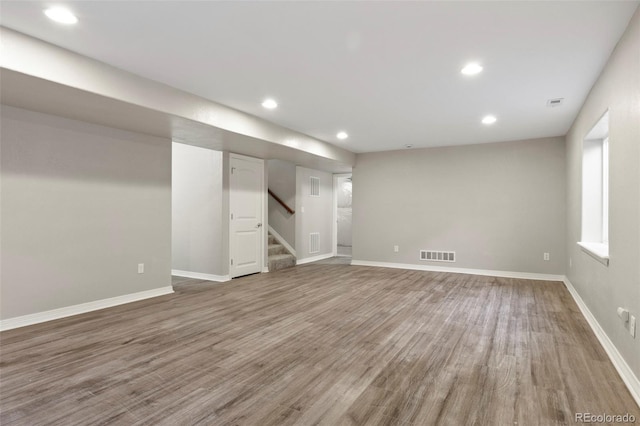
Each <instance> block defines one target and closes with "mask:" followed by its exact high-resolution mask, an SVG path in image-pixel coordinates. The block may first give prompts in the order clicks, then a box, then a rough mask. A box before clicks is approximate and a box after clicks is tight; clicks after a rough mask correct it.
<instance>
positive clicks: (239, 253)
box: [229, 154, 264, 278]
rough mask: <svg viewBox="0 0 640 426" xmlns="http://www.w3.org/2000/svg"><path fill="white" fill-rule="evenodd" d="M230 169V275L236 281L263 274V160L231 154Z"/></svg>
mask: <svg viewBox="0 0 640 426" xmlns="http://www.w3.org/2000/svg"><path fill="white" fill-rule="evenodd" d="M230 165H231V175H230V177H229V207H230V211H231V221H230V232H229V235H230V241H229V251H230V254H231V259H230V260H231V262H230V263H231V265H230V275H231V277H232V278H235V277H239V276H242V275H247V274H254V273H256V272H262V263H263V257H264V252H263V250H264V230H263V219H264V218H263V216H264V209H263V202H264V160H259V159H257V158H251V157H245V156H242V155H237V154H231V155H230Z"/></svg>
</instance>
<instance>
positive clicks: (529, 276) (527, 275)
mask: <svg viewBox="0 0 640 426" xmlns="http://www.w3.org/2000/svg"><path fill="white" fill-rule="evenodd" d="M351 264H352V265H354V266H377V267H380V268H397V269H411V270H414V271H430V272H451V273H454V274H470V275H483V276H489V277H501V278H518V279H523V280H540V281H562V280H563V279H564V275H553V274H534V273H531V272H512V271H492V270H486V269H468V268H450V267H448V266H433V265H414V264H411V263H391V262H372V261H368V260H352V261H351Z"/></svg>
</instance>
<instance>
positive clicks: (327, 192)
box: [294, 167, 333, 261]
mask: <svg viewBox="0 0 640 426" xmlns="http://www.w3.org/2000/svg"><path fill="white" fill-rule="evenodd" d="M311 176H315V177H318V178H320V196H319V197H312V196H310V195H309V193H310V188H309V178H310V177H311ZM296 188H297V191H296V193H297V196H296V208H295V210H296V214H295V217H296V245H295V247H294V248H295V249H296V257H297V259H298V261H300V260H304V259H306V258H311V257H316V256H322V255H326V254H329V253H333V247H332V245H333V227H332V222H333V175H331V174H330V173H326V172H321V171H319V170H313V169H307V168H305V167H296ZM311 232H319V233H320V251H319V252H318V253H309V234H310V233H311Z"/></svg>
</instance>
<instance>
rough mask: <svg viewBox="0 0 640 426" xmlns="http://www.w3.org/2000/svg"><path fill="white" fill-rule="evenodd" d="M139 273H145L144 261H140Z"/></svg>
mask: <svg viewBox="0 0 640 426" xmlns="http://www.w3.org/2000/svg"><path fill="white" fill-rule="evenodd" d="M138 273H139V274H144V263H138Z"/></svg>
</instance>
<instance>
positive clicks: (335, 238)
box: [333, 172, 353, 257]
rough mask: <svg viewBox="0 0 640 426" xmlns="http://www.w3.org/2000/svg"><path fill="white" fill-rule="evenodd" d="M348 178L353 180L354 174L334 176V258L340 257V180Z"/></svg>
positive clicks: (337, 174)
mask: <svg viewBox="0 0 640 426" xmlns="http://www.w3.org/2000/svg"><path fill="white" fill-rule="evenodd" d="M348 177H350V178H352V179H353V172H352V173H334V175H333V257H336V256H337V255H338V189H339V188H338V180H340V179H341V178H348ZM352 217H353V216H352Z"/></svg>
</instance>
